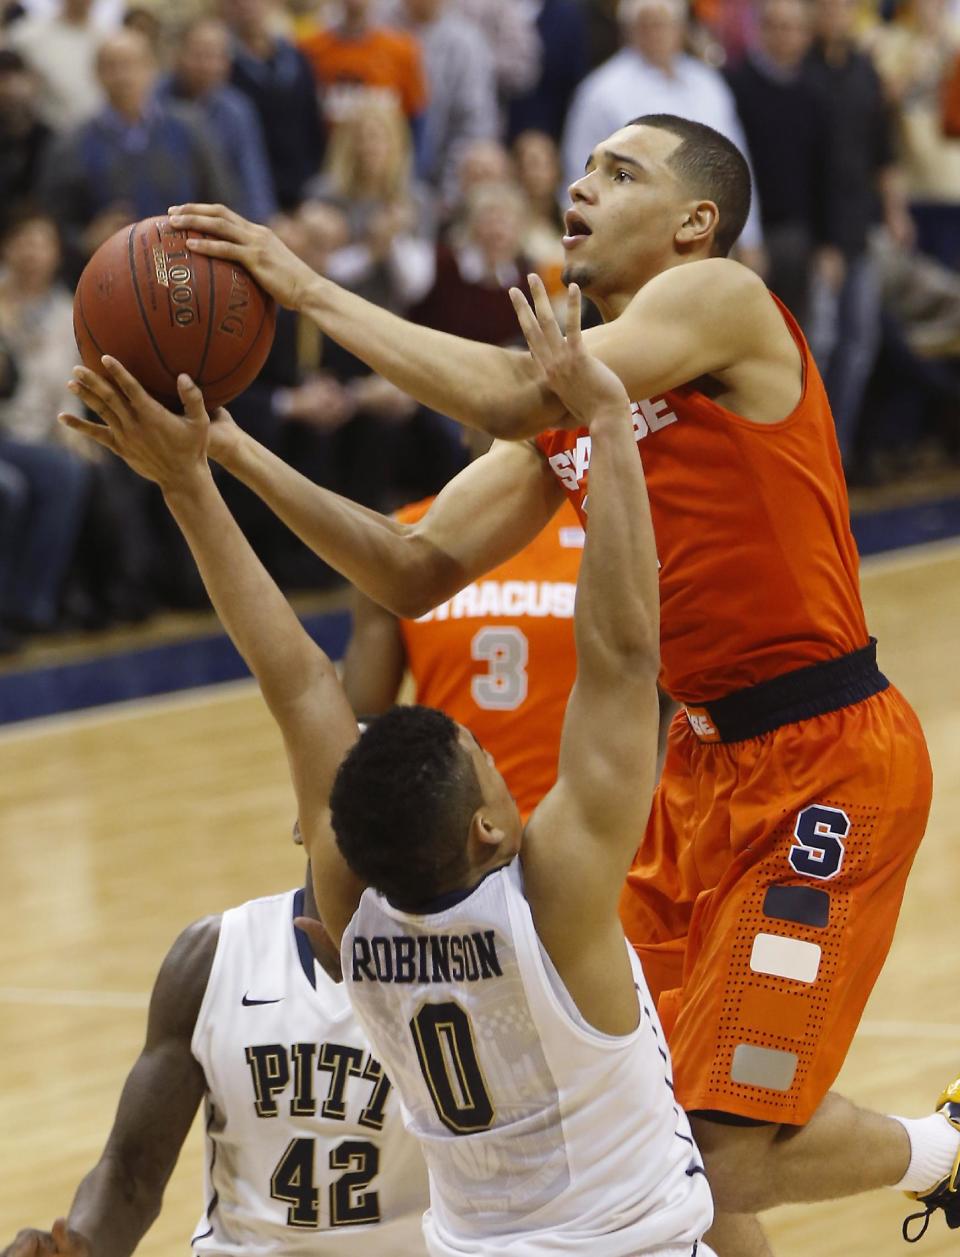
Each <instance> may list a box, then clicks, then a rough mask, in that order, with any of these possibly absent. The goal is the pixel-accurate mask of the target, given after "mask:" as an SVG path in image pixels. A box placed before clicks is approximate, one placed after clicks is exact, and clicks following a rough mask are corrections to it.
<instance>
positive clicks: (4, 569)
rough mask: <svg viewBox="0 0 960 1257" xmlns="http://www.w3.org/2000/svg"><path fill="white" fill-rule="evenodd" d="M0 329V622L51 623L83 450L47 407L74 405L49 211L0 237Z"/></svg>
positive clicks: (77, 500) (78, 495)
mask: <svg viewBox="0 0 960 1257" xmlns="http://www.w3.org/2000/svg"><path fill="white" fill-rule="evenodd" d="M0 263H2V271H0V335H2V338H3V342H4V344H5V345H6V346H7V347H8V351H9V353H10V354H11V355H12V358H13V362H14V363H15V365H16V374H17V378H16V384H15V387H14V388H13V389H12V390H11V391H10V394H9V396H8V397H6V399H5V400H3V401H0V469H2V471H0V480H2V482H3V488H4V492H3V493H2V494H0V496H2V497H3V498H4V503H5V511H6V519H5V522H4V525H3V532H4V534H5V536H6V538H7V539H8V542H9V544H6V545H4V546H3V547H0V615H2V616H3V618H4V621H5V627H6V628H7V629H11V628H12V629H14V630H18V631H25V632H42V631H45V630H49V629H51V628H53V627H54V625H55V624H56V621H57V615H58V612H59V606H60V593H61V589H62V585H63V579H64V575H65V573H66V570H67V566H68V564H69V562H70V559H71V557H72V554H73V551H74V548H75V545H76V540H77V536H78V532H79V528H80V523H81V519H82V516H83V509H84V504H85V499H86V494H87V490H88V485H89V479H90V470H89V465H88V463H87V461H86V459H85V458H84V457H82V456H81V455H80V454H78V453H77V452H75V450H73V449H71V448H68V447H67V444H66V443H65V442H64V441H63V439H62V436H61V430H60V429H59V427H58V425H57V422H56V416H57V414H58V412H59V411H61V410H67V409H69V410H74V411H77V410H78V403H76V402H75V401H74V400H73V398H71V396H70V394H69V393H68V392H67V391H66V387H65V384H66V380H67V378H68V376H69V374H70V370H71V368H72V367H73V365H74V363H75V362H76V361H77V354H76V348H75V345H74V343H73V326H72V320H73V303H72V301H71V298H70V295H69V293H67V292H66V291H65V290H64V289H62V288H61V287H60V286H59V285H58V283H57V278H56V277H57V272H58V270H59V268H60V244H59V239H58V235H57V229H56V226H55V224H54V222H53V220H52V219H51V218H48V217H46V216H44V215H41V214H37V213H30V214H28V215H25V216H24V217H22V218H21V219H19V220H18V221H16V222H14V223H13V224H12V225H11V226H10V227H8V229H7V232H6V234H5V236H4V237H3V239H2V241H0Z"/></svg>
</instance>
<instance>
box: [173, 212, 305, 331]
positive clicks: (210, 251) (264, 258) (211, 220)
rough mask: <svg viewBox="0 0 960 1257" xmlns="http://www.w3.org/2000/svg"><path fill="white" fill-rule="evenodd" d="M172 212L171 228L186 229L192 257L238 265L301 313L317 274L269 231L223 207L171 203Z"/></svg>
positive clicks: (284, 303)
mask: <svg viewBox="0 0 960 1257" xmlns="http://www.w3.org/2000/svg"><path fill="white" fill-rule="evenodd" d="M169 214H170V224H171V226H173V227H175V228H177V229H178V230H183V231H186V233H187V248H188V249H190V250H191V251H192V252H193V253H202V254H204V255H205V256H206V257H211V258H226V259H227V260H229V261H231V262H239V264H240V265H241V266H243V267H244V269H245V270H247V271H249V272H250V274H251V275H252V276H253V277H254V279H255V280H256V281H257V283H258V284H259V285H260V287H261V288H263V289H264V290H265V291H266V292H268V293H269V294H270V295H271V296H272V297H274V298H275V299H276V300H277V301H278V302H279V303H280V305H282V306H287V307H288V309H291V310H302V309H303V307H304V305H305V303H306V301H307V298H308V295H309V292H310V289H311V287H312V286H313V285H314V284H315V283H316V281H317V275H316V273H315V272H314V271H312V270H311V269H310V267H309V266H307V264H306V263H305V262H301V260H300V259H299V258H298V257H297V255H296V254H295V253H294V252H292V250H290V249H288V248H287V246H286V245H285V244H284V243H283V242H282V241H281V240H280V238H279V237H278V236H277V235H276V234H275V233H274V232H272V231H271V230H270V228H269V227H262V226H260V225H259V224H258V223H251V222H248V221H247V220H246V219H245V218H241V217H240V215H239V214H237V213H235V212H234V211H233V210H231V209H227V207H226V206H225V205H196V204H192V205H172V206H171V207H170V210H169ZM194 233H197V234H196V235H195V234H194ZM211 237H213V238H212V239H211Z"/></svg>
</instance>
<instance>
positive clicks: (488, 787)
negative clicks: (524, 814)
mask: <svg viewBox="0 0 960 1257" xmlns="http://www.w3.org/2000/svg"><path fill="white" fill-rule="evenodd" d="M460 745H461V746H462V747H463V749H464V750H465V751H466V752H467V754H468V755H469V756H470V758H471V760H472V761H473V767H474V770H475V771H476V774H477V781H478V782H479V783H480V791H481V793H482V795H483V804H484V808H485V810H486V813H487V816H488V817H489V819H490V820H491V822H492V823H493V824H494V825H496V826H497V828H498V829H502V830H503V832H504V834H506V844H505V849H504V851H503V854H504V855H514V854H515V853H516V852H517V851H519V850H520V835H521V834H522V832H523V822H522V821H521V820H520V813H519V811H518V810H517V805H516V803H515V802H514V798H513V795H512V794H511V793H510V790H509V788H508V786H507V783H506V782H505V781H504V779H503V775H502V774H501V772H500V770H499V769H498V768H497V765H496V762H495V761H494V758H493V756H492V755H491V754H490V752H489V751H486V750H484V748H483V747H482V746H481V745H480V743H479V742H478V741H477V739H476V738H475V737H474V736H473V734H472V733H471V732H470V730H469V729H467V728H466V727H465V726H464V725H461V726H460Z"/></svg>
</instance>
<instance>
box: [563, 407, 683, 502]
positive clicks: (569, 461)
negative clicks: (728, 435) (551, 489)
mask: <svg viewBox="0 0 960 1257" xmlns="http://www.w3.org/2000/svg"><path fill="white" fill-rule="evenodd" d="M630 412H631V414H632V415H633V437H634V440H635V441H636V442H637V444H638V445H639V444H640V442H641V441H642V440H644V438H645V437H648V436H650V434H651V433H652V432H659V431H660V430H661V429H662V428H667V427H669V426H670V424H671V423H676V422H677V416H676V415H675V414H674V412H673V411H672V410H671V409H670V408H669V406H668V404H667V402H666V400H665V399H664V398H663V397H649V398H644V399H643V401H640V402H631V403H630ZM547 461H548V462H549V463H550V466H551V467H552V468H553V471H554V474H555V475H556V476H557V478H558V480H559V481H560V483H561V484H562V485H563V487H564V488H565V489H569V490H570V491H571V492H572V493H576V491H577V490H578V489H579V488H580V486H581V484H582V483H583V479H584V477H585V476H586V474H587V472H588V470H589V469H590V438H589V436H579V437H577V442H576V445H574V446H573V448H572V449H568V450H561V451H560V453H559V454H553V455H551V457H550V458H549V459H548V460H547Z"/></svg>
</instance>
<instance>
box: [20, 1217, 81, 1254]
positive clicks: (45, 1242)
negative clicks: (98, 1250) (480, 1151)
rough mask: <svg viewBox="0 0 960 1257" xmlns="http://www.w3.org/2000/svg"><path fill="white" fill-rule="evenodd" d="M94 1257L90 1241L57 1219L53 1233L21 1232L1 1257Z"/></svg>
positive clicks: (60, 1219)
mask: <svg viewBox="0 0 960 1257" xmlns="http://www.w3.org/2000/svg"><path fill="white" fill-rule="evenodd" d="M47 1254H59V1257H92V1254H93V1249H92V1248H91V1247H90V1243H89V1241H88V1240H87V1239H86V1238H85V1237H84V1236H82V1235H80V1234H79V1233H78V1232H77V1231H71V1230H70V1229H69V1227H68V1226H67V1224H66V1221H65V1220H64V1219H63V1218H57V1220H56V1222H54V1224H53V1230H52V1231H35V1230H33V1228H30V1229H28V1230H24V1231H19V1232H18V1233H17V1236H16V1238H15V1239H14V1241H13V1243H12V1244H9V1245H8V1246H7V1247H6V1248H5V1249H4V1250H3V1252H2V1253H0V1257H47Z"/></svg>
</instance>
